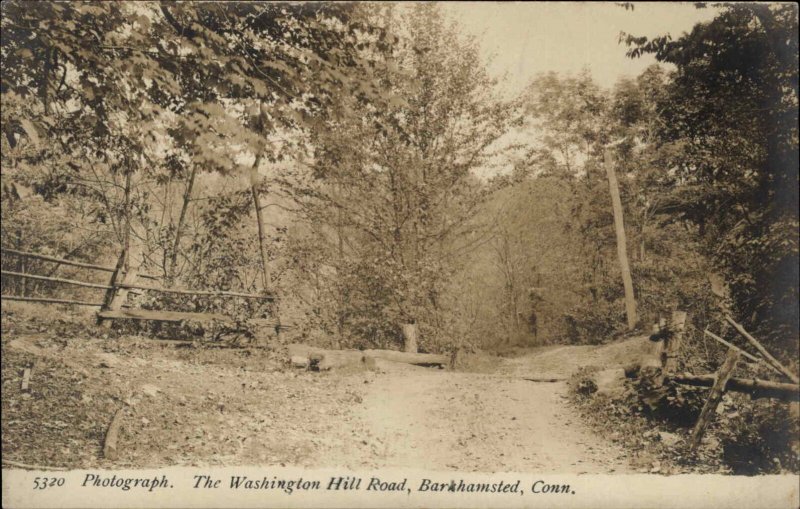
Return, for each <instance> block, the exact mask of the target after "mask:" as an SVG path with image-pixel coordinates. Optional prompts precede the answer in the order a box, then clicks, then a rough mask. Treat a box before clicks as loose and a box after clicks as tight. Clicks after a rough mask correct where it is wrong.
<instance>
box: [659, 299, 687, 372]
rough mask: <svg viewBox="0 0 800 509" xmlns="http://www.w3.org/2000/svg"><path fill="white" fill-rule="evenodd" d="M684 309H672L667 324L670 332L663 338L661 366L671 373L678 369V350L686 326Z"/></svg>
mask: <svg viewBox="0 0 800 509" xmlns="http://www.w3.org/2000/svg"><path fill="white" fill-rule="evenodd" d="M686 318H687V314H686V311H673V312H672V321H671V322H670V325H669V331H670V334H668V335H667V338H666V339H664V343H665V345H664V352H663V364H662V365H663V367H664V372H665V373H667V374H671V373H673V372H675V370H677V369H678V352H679V351H680V348H681V344H682V343H683V331H684V329H685V328H686Z"/></svg>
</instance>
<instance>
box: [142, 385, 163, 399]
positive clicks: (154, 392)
mask: <svg viewBox="0 0 800 509" xmlns="http://www.w3.org/2000/svg"><path fill="white" fill-rule="evenodd" d="M159 392H161V389H160V388H158V387H156V386H155V385H150V384H145V385H143V386H142V394H144V395H145V396H150V397H151V398H155V397H156V396H158V393H159Z"/></svg>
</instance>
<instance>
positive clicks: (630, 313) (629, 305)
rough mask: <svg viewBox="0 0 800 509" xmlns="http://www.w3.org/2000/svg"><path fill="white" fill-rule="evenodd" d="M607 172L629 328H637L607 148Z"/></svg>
mask: <svg viewBox="0 0 800 509" xmlns="http://www.w3.org/2000/svg"><path fill="white" fill-rule="evenodd" d="M604 159H605V167H606V174H607V175H608V188H609V191H610V192H611V205H612V207H613V209H614V230H615V231H616V233H617V255H618V256H619V266H620V270H621V271H622V284H623V286H624V287H625V313H626V315H627V317H628V330H633V329H634V328H636V322H637V320H638V319H637V317H636V300H635V298H634V296H633V280H632V279H631V269H630V266H629V265H628V248H627V245H626V240H625V225H624V223H623V220H622V200H621V199H620V197H619V184H618V183H617V175H616V173H615V172H614V162H613V160H612V156H611V152H610V151H609V150H606V151H605V153H604Z"/></svg>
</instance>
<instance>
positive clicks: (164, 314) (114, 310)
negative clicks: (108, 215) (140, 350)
mask: <svg viewBox="0 0 800 509" xmlns="http://www.w3.org/2000/svg"><path fill="white" fill-rule="evenodd" d="M3 254H10V255H14V256H17V257H21V258H23V259H34V260H40V261H44V262H51V263H55V264H58V265H67V266H72V267H79V268H83V269H89V270H93V271H98V272H106V273H110V277H109V280H108V282H107V283H96V282H89V281H81V280H77V279H66V278H60V277H53V276H44V275H41V274H33V273H28V272H20V271H13V270H2V271H1V272H2V276H3V277H4V278H5V277H12V278H22V279H28V280H34V281H46V282H50V283H56V284H63V285H71V286H78V287H83V288H92V289H100V290H105V295H104V298H103V300H102V301H84V300H77V299H61V298H54V297H39V296H36V297H32V296H25V295H12V294H2V295H0V297H2V299H3V300H11V301H21V302H39V303H48V304H70V305H76V306H92V307H98V308H100V310H99V311H98V313H97V321H98V324H100V325H104V326H108V325H110V323H111V321H113V320H122V319H128V320H152V321H157V322H176V323H179V322H183V321H188V320H194V321H211V320H218V321H221V322H232V321H233V320H232V319H231V318H230V317H228V316H226V315H223V314H219V313H199V312H185V311H168V310H149V309H137V308H133V307H131V306H130V305H129V304H128V303H127V297H128V293H130V292H136V293H141V292H147V291H152V292H161V293H172V294H180V295H192V296H208V297H235V298H244V299H257V300H261V301H264V302H274V301H275V296H274V294H271V293H264V294H253V293H243V292H232V291H222V290H188V289H179V288H167V287H163V286H158V285H157V284H152V285H151V284H142V283H140V282H139V279H140V278H142V279H149V280H154V281H159V280H160V278H159V277H158V276H154V275H152V274H146V273H141V272H138V271H137V270H136V269H131V268H126V267H127V264H126V261H127V253H126V252H125V251H123V252H122V253H121V255H120V257H119V260H118V261H117V264H116V266H114V267H109V266H103V265H97V264H93V263H85V262H78V261H74V260H66V259H64V258H57V257H55V256H49V255H44V254H40V253H31V252H26V251H19V250H15V249H3ZM260 322H261V323H260V325H266V326H271V327H274V328H275V331H276V332H280V331H281V330H285V329H286V328H289V327H290V326H287V325H281V324H280V320H279V319H278V318H277V317H276V318H275V319H273V320H271V321H266V322H264V321H260Z"/></svg>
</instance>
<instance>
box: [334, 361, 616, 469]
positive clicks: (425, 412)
mask: <svg viewBox="0 0 800 509" xmlns="http://www.w3.org/2000/svg"><path fill="white" fill-rule="evenodd" d="M385 371H386V372H385V373H383V374H382V375H381V376H379V377H377V378H376V380H375V381H374V383H372V384H371V387H370V389H369V390H368V391H367V393H366V395H365V396H364V398H363V403H362V404H361V405H360V406H359V408H358V409H357V411H356V415H357V419H356V421H355V422H356V425H357V426H358V428H359V430H360V432H361V433H362V434H364V435H365V437H364V439H365V440H366V441H367V442H368V443H373V444H376V445H375V447H372V448H369V449H366V450H365V449H364V448H361V449H355V450H353V449H350V450H349V452H348V451H345V455H344V457H342V460H343V464H344V465H346V466H349V467H352V468H358V467H414V468H426V469H432V470H462V471H463V470H467V471H482V472H486V471H520V472H525V471H532V470H536V471H549V472H570V473H610V472H624V471H626V470H627V462H626V461H625V459H624V455H623V451H622V450H621V449H619V448H618V447H616V446H615V445H614V444H611V443H608V442H606V441H605V440H603V439H601V438H600V437H598V436H596V435H594V434H593V433H592V432H591V431H589V430H588V429H587V428H586V427H585V426H584V425H583V424H582V423H581V422H580V419H579V417H578V416H577V415H576V414H575V413H574V410H573V408H572V407H571V406H570V405H569V404H568V402H567V400H566V390H567V387H566V383H565V382H557V383H536V382H530V381H526V380H523V379H521V378H519V377H517V376H514V374H515V373H514V372H513V371H510V372H509V371H506V372H505V373H501V374H492V375H484V374H476V373H458V372H446V371H434V370H429V369H424V368H415V367H409V366H404V365H394V366H391V365H387V367H386V368H385Z"/></svg>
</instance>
